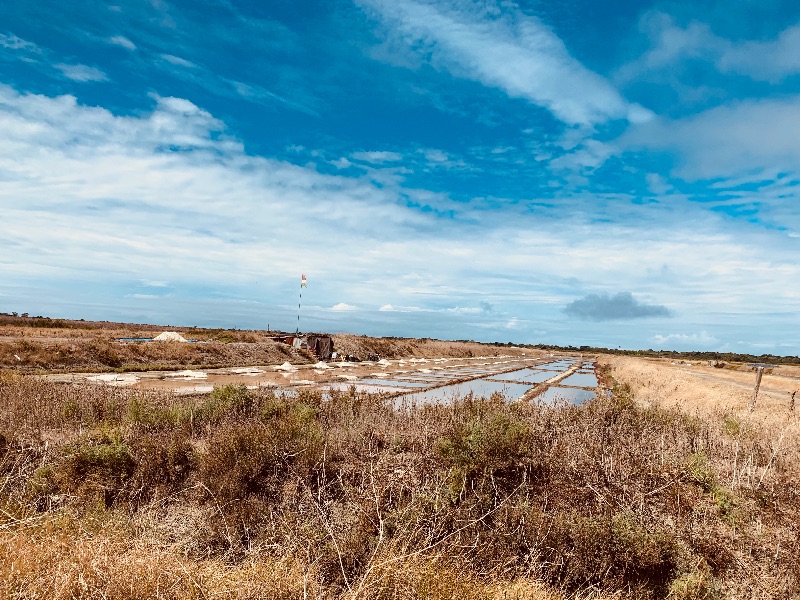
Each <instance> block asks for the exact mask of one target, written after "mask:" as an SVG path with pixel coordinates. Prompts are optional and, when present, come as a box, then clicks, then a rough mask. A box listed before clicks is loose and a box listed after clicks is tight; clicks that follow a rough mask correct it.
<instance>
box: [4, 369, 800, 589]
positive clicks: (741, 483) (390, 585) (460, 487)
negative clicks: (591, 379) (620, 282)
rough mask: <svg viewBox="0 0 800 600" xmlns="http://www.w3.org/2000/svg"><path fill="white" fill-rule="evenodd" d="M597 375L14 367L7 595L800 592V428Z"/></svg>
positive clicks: (652, 380)
mask: <svg viewBox="0 0 800 600" xmlns="http://www.w3.org/2000/svg"><path fill="white" fill-rule="evenodd" d="M603 375H604V377H606V381H607V382H608V383H609V385H614V390H615V393H614V395H613V397H611V398H605V397H600V398H599V399H597V400H595V401H593V402H589V403H587V404H585V405H582V406H558V407H553V406H543V405H537V404H534V403H517V404H508V403H506V402H505V401H504V400H503V399H502V398H500V397H493V398H489V399H474V398H466V399H462V400H460V401H457V402H455V403H453V404H452V405H447V406H438V405H432V406H424V407H408V406H405V407H396V406H395V405H394V404H393V403H392V401H390V400H388V399H387V398H385V397H382V396H376V395H362V394H357V393H341V394H334V395H333V396H332V397H331V398H330V399H328V400H323V399H322V397H321V396H319V395H318V394H315V393H306V394H301V395H299V396H297V397H282V396H275V395H274V394H272V393H271V392H269V391H266V390H259V391H248V390H246V389H245V388H242V387H235V386H226V387H222V388H218V389H217V390H216V391H215V392H214V393H213V394H211V395H209V396H205V397H180V398H179V397H173V396H169V395H163V394H161V395H159V394H154V393H145V392H135V391H131V390H125V389H114V388H104V387H96V386H79V385H58V384H53V383H49V382H45V381H41V380H38V379H35V378H29V377H25V376H21V375H19V374H8V373H6V374H4V375H2V376H0V435H2V438H0V505H1V506H2V513H0V515H2V516H1V517H0V586H4V587H0V595H2V596H5V597H12V598H13V597H17V598H35V597H53V598H93V597H97V598H101V597H108V598H131V597H133V595H134V594H135V595H136V596H138V597H145V598H146V597H153V598H204V597H205V598H210V597H212V596H215V595H223V596H224V594H228V595H230V596H232V597H239V598H250V597H252V598H256V597H267V598H273V597H274V598H280V597H285V598H300V597H311V598H347V599H351V598H353V599H355V598H375V599H378V598H381V599H383V598H417V597H428V598H455V597H467V598H487V599H489V598H520V599H523V598H530V599H540V598H542V599H544V598H548V599H549V598H562V597H563V598H567V597H568V598H590V597H614V598H713V597H748V598H785V597H793V596H796V595H797V594H798V593H800V582H799V581H798V579H799V578H800V564H798V560H797V557H798V551H800V544H798V534H799V533H800V524H799V523H798V519H797V515H798V508H800V492H799V491H798V486H797V482H798V474H799V473H800V468H798V463H797V462H796V460H795V458H796V457H795V455H794V451H795V450H794V449H793V448H790V447H789V445H788V444H787V443H786V442H787V441H790V440H791V441H792V443H793V444H794V438H793V437H791V435H793V434H790V433H789V432H784V437H783V440H784V441H783V442H781V443H779V439H778V438H776V437H775V436H776V435H778V434H779V433H780V430H778V429H775V428H774V427H782V426H783V425H782V424H781V422H780V421H779V420H778V421H776V422H775V424H774V425H773V424H772V423H771V422H768V421H767V420H766V419H755V418H754V419H751V420H750V421H744V420H743V418H742V416H741V415H739V414H738V413H735V414H734V413H731V412H730V411H729V410H727V409H726V410H727V412H724V413H719V412H717V409H716V408H715V406H716V405H714V404H713V403H712V402H710V401H708V402H707V404H708V406H707V410H706V409H703V410H700V409H699V408H698V409H697V410H694V411H688V413H687V410H686V406H685V405H682V406H681V407H680V408H675V407H673V406H672V404H673V403H674V401H675V400H677V399H678V398H679V397H681V396H682V394H683V393H684V392H685V393H686V394H689V393H693V394H695V395H694V396H686V398H695V401H696V403H697V406H698V407H702V406H705V405H703V404H702V403H701V402H700V401H701V399H702V397H703V394H701V393H700V392H698V391H697V389H696V387H697V386H696V385H695V386H694V387H693V386H692V385H691V383H688V382H687V383H686V384H685V388H683V387H681V386H683V385H684V384H683V383H681V382H680V381H676V380H675V379H674V378H670V377H669V376H664V375H663V373H662V371H660V370H659V369H658V368H653V369H651V368H650V365H649V363H642V364H641V365H637V364H635V363H626V364H622V363H618V364H615V365H614V368H613V369H612V370H608V369H606V370H604V371H603ZM609 376H613V378H614V379H616V384H615V383H614V381H613V380H611V379H608V377H609ZM623 379H625V380H626V382H625V383H620V382H621V381H623ZM675 386H678V389H677V390H675V389H674V388H675ZM669 390H673V391H672V392H670V391H669ZM692 390H694V391H692ZM673 393H674V394H676V395H675V396H671V395H670V394H673ZM659 394H662V395H663V397H664V399H665V400H664V402H665V404H663V405H662V403H661V402H659V400H658V395H659ZM720 397H724V392H723V391H720ZM757 410H766V407H761V408H758V409H757ZM760 414H761V413H759V415H760Z"/></svg>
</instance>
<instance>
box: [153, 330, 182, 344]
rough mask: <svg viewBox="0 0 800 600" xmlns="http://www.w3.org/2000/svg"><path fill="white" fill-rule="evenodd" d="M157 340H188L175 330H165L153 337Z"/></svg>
mask: <svg viewBox="0 0 800 600" xmlns="http://www.w3.org/2000/svg"><path fill="white" fill-rule="evenodd" d="M153 340H154V341H156V342H188V341H189V340H187V339H186V338H185V337H183V336H182V335H181V334H180V333H177V332H175V331H165V332H164V333H160V334H158V335H157V336H156V337H154V338H153Z"/></svg>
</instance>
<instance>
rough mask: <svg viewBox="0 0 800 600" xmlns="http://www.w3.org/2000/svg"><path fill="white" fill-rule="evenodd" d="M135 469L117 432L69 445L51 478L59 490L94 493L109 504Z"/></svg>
mask: <svg viewBox="0 0 800 600" xmlns="http://www.w3.org/2000/svg"><path fill="white" fill-rule="evenodd" d="M135 468H136V463H135V461H134V458H133V455H132V453H131V449H130V447H129V446H128V445H127V444H125V443H124V442H123V441H122V439H121V438H120V436H119V434H118V433H115V432H112V433H111V434H106V433H101V434H99V436H97V438H95V439H91V438H89V439H87V440H85V441H83V442H79V443H77V444H73V445H70V446H68V447H67V448H66V451H65V453H64V456H63V460H62V461H61V462H60V464H57V465H56V466H55V467H54V477H55V480H56V484H57V487H58V489H59V490H62V491H65V492H68V493H76V494H78V495H87V494H88V495H92V496H96V497H98V498H100V499H102V502H103V503H104V504H105V505H106V506H110V505H111V504H112V503H113V502H114V500H115V499H116V497H117V496H118V495H119V493H120V492H121V491H122V488H123V486H124V484H125V482H126V481H127V480H128V479H129V478H130V477H131V475H133V472H134V470H135Z"/></svg>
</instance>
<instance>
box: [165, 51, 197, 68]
mask: <svg viewBox="0 0 800 600" xmlns="http://www.w3.org/2000/svg"><path fill="white" fill-rule="evenodd" d="M161 58H163V59H164V60H165V61H167V62H168V63H170V64H172V65H175V66H178V67H186V68H189V69H194V68H196V67H197V65H196V64H194V63H193V62H191V61H189V60H186V59H185V58H181V57H180V56H174V55H172V54H162V55H161Z"/></svg>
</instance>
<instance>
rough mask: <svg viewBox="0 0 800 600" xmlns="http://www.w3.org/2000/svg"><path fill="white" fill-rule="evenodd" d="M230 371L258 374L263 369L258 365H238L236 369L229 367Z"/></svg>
mask: <svg viewBox="0 0 800 600" xmlns="http://www.w3.org/2000/svg"><path fill="white" fill-rule="evenodd" d="M230 372H231V373H235V374H236V375H258V374H259V373H263V372H264V371H262V370H261V369H259V368H258V367H240V368H238V369H231V370H230Z"/></svg>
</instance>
